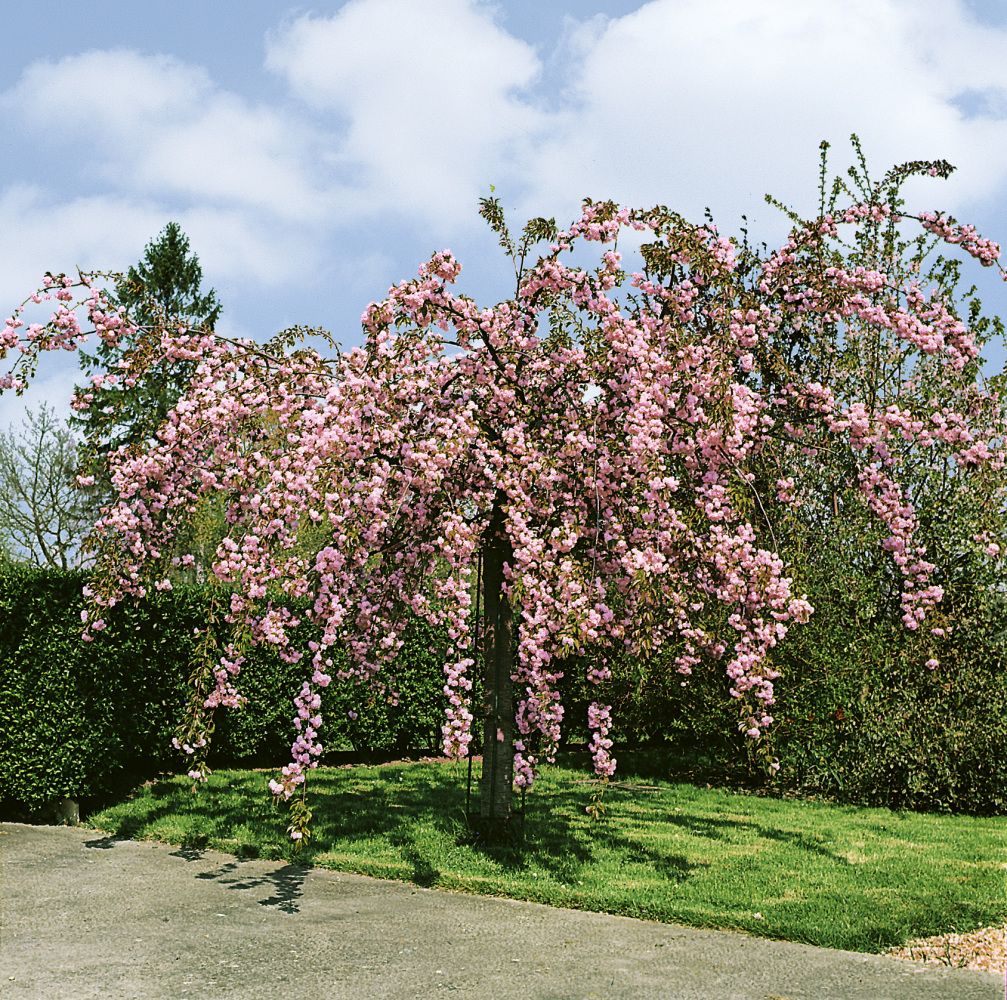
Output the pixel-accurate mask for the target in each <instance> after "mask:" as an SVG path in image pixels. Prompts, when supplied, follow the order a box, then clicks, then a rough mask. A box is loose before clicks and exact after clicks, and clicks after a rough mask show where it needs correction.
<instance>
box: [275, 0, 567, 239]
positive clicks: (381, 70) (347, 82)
mask: <svg viewBox="0 0 1007 1000" xmlns="http://www.w3.org/2000/svg"><path fill="white" fill-rule="evenodd" d="M267 65H268V66H269V68H271V69H273V70H274V71H276V72H277V73H279V74H281V75H282V76H283V77H284V78H285V79H286V81H287V83H288V84H289V86H290V87H291V89H292V90H293V92H294V93H295V94H297V95H298V96H299V97H300V98H301V99H302V100H303V101H304V102H305V103H306V104H307V105H308V106H309V107H311V108H313V109H314V110H315V111H317V112H319V113H320V114H321V115H322V116H323V117H324V116H329V118H328V120H329V121H330V124H331V126H333V127H335V126H338V127H339V138H338V140H336V141H334V144H333V149H332V158H331V161H330V162H331V165H332V167H333V169H336V170H341V171H343V172H345V173H347V174H348V175H349V176H351V177H355V178H358V188H357V192H356V197H357V199H358V200H357V206H356V207H357V209H358V210H359V209H364V210H367V211H370V212H374V213H380V212H387V213H390V214H402V213H406V214H408V215H410V216H413V217H418V218H420V219H423V220H431V219H435V218H436V219H438V220H443V218H444V216H445V214H447V215H448V216H450V217H451V219H452V220H457V221H458V222H467V221H470V220H471V219H472V218H473V216H474V209H475V205H476V199H477V197H478V195H479V194H480V193H485V192H486V191H487V189H488V186H489V184H490V183H496V184H498V185H499V184H502V183H503V182H504V181H505V180H511V181H516V179H517V178H516V176H515V174H514V171H515V167H517V168H518V169H520V165H521V164H522V163H523V162H524V161H525V160H526V159H527V157H529V156H530V155H531V154H532V151H533V148H534V145H535V143H536V141H537V140H538V139H539V137H540V136H541V134H542V132H543V130H544V129H546V128H547V127H548V124H549V117H548V116H547V115H545V114H544V113H542V112H540V111H539V110H537V109H536V107H535V105H534V102H533V101H532V100H531V98H530V97H529V94H530V88H531V87H532V86H533V85H534V83H535V81H536V79H537V77H538V75H539V73H540V70H541V65H540V62H539V59H538V57H537V56H536V54H535V52H534V50H533V49H532V48H531V46H529V45H528V44H527V43H525V42H523V41H520V40H519V39H517V38H514V37H513V36H512V35H509V34H508V33H507V32H506V31H504V30H503V29H502V28H501V27H499V26H498V25H497V24H496V23H495V21H494V18H493V12H492V11H491V10H490V9H489V8H486V7H484V6H481V5H479V4H477V3H474V2H468V0H438V2H437V3H435V4H417V3H404V2H402V0H351V2H350V3H347V4H346V5H345V6H344V7H343V8H342V9H341V10H340V11H339V13H338V14H336V15H334V16H332V17H321V16H314V15H305V16H302V17H299V18H297V19H296V20H294V21H292V22H289V23H288V24H286V25H285V26H284V27H283V28H282V29H281V30H279V31H278V32H276V33H275V34H274V36H273V37H272V38H271V40H270V43H269V47H268V56H267Z"/></svg>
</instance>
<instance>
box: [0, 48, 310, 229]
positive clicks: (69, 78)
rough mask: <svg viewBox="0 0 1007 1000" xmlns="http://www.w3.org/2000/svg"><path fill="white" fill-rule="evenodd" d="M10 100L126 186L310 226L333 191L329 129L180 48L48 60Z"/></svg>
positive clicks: (31, 124) (37, 127)
mask: <svg viewBox="0 0 1007 1000" xmlns="http://www.w3.org/2000/svg"><path fill="white" fill-rule="evenodd" d="M0 108H2V109H3V110H4V111H6V112H7V114H9V115H11V116H14V117H17V118H19V119H20V120H21V122H22V123H23V125H24V126H25V127H26V128H27V129H28V130H30V131H33V132H35V133H36V135H37V136H38V138H39V139H40V140H41V141H43V142H53V143H56V144H63V145H72V148H73V149H74V154H75V155H76V156H78V157H79V158H80V160H81V161H82V165H83V172H84V173H85V174H86V175H87V176H88V177H89V179H91V180H92V181H100V182H102V183H103V184H104V185H105V186H106V187H114V188H115V189H117V190H120V191H122V190H128V191H131V192H133V193H135V194H138V195H141V196H152V195H155V196H160V197H164V196H175V197H178V196H181V197H183V198H187V199H189V200H192V201H200V200H209V201H213V202H215V203H217V204H222V205H232V206H239V207H243V208H246V209H248V210H252V211H256V212H260V213H267V214H269V215H272V216H275V217H277V218H278V219H279V220H280V221H286V222H296V223H299V224H302V225H303V224H305V223H307V222H311V221H313V220H315V219H317V217H318V214H319V212H320V211H324V209H325V207H326V203H327V201H328V200H329V196H327V195H326V193H325V191H324V189H323V188H322V187H321V186H320V185H319V184H318V183H317V182H316V178H315V171H314V164H315V163H316V162H317V161H318V159H319V150H318V149H317V148H316V141H317V138H316V136H315V134H314V133H313V131H312V130H311V129H310V128H309V127H307V124H306V123H305V122H304V121H303V120H297V119H294V118H291V117H290V116H289V115H287V114H284V113H283V109H282V108H281V107H264V106H255V105H253V104H250V103H249V102H247V101H245V100H244V99H243V98H241V97H240V96H238V95H235V94H232V93H228V92H227V91H223V90H220V89H219V88H217V87H216V86H215V85H214V83H213V82H212V80H211V79H210V77H209V75H208V74H207V72H206V71H205V70H203V69H202V68H199V67H194V66H189V65H186V64H184V63H182V62H179V61H178V60H176V59H174V58H172V57H169V56H163V55H153V56H144V55H140V54H138V53H136V52H130V51H118V50H116V51H97V52H86V53H84V54H81V55H74V56H69V57H67V58H65V59H62V60H60V61H59V62H56V63H36V64H33V65H32V66H30V67H29V68H28V69H27V70H26V71H25V73H24V74H23V75H22V77H21V79H20V80H19V81H18V83H17V84H16V85H15V86H14V87H13V88H11V89H10V90H9V91H7V92H6V93H5V94H4V95H3V97H2V99H0ZM82 109H86V113H82ZM52 125H57V126H58V128H55V129H53V128H52Z"/></svg>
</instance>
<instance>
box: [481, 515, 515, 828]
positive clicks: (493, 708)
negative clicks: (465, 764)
mask: <svg viewBox="0 0 1007 1000" xmlns="http://www.w3.org/2000/svg"><path fill="white" fill-rule="evenodd" d="M512 555H513V551H512V549H511V544H510V539H509V538H508V537H507V533H506V530H505V521H504V513H503V510H502V509H501V507H500V501H499V500H497V502H496V504H495V505H494V507H493V514H492V516H491V517H490V523H489V525H488V526H487V528H486V534H485V536H484V538H483V614H484V616H485V617H484V622H485V631H484V633H483V655H484V663H485V666H486V675H485V711H484V713H483V766H482V777H481V778H480V782H479V827H480V833H481V834H482V836H483V837H485V838H486V839H487V840H499V839H501V838H502V837H503V836H504V835H505V834H506V832H507V829H508V827H509V825H510V818H511V804H512V799H513V793H512V785H513V780H514V683H513V681H512V680H511V674H512V673H513V672H514V636H513V625H512V619H511V607H510V602H509V601H508V600H507V597H506V596H505V595H504V593H503V583H504V575H503V568H504V564H505V563H507V562H508V561H509V560H510V559H511V557H512Z"/></svg>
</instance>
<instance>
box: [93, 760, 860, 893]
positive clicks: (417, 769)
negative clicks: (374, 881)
mask: <svg viewBox="0 0 1007 1000" xmlns="http://www.w3.org/2000/svg"><path fill="white" fill-rule="evenodd" d="M264 784H265V783H264V780H263V776H262V775H261V774H257V773H253V772H246V773H239V774H237V775H228V776H227V785H226V786H224V785H223V784H220V785H218V786H217V787H216V788H214V787H213V785H212V783H211V786H210V787H209V788H204V789H202V790H201V791H200V793H199V794H198V795H195V796H194V795H191V794H190V793H189V790H188V788H186V787H183V786H182V784H181V783H179V782H174V783H165V784H163V785H156V786H154V787H153V788H151V789H149V798H147V799H146V800H145V801H144V802H143V805H144V807H145V808H144V809H143V812H142V813H141V815H140V817H139V818H129V819H124V821H123V823H122V825H121V826H120V827H119V829H118V830H117V831H116V833H115V834H114V835H113V837H107V838H104V839H103V840H102V841H96V842H93V845H94V846H96V847H99V846H101V847H105V846H112V845H113V844H114V838H115V837H128V836H133V835H136V834H142V833H143V831H144V828H145V827H148V826H152V825H153V824H154V823H155V822H156V821H157V819H158V818H160V817H163V816H168V815H171V816H173V817H175V821H176V826H177V825H178V824H177V819H178V818H179V817H182V818H183V819H185V820H186V821H187V822H188V823H189V827H190V830H191V836H189V837H188V838H187V839H186V840H185V842H184V843H183V845H182V847H181V848H179V850H178V851H177V852H176V855H177V856H178V857H181V858H183V859H185V860H187V861H195V860H199V859H200V858H201V857H202V853H201V850H202V848H203V847H205V846H206V844H207V843H208V841H209V840H210V839H212V838H220V839H222V840H225V841H231V842H233V843H234V847H233V848H232V847H230V846H228V847H226V848H225V849H226V850H229V851H230V852H232V853H235V854H238V855H239V856H240V855H241V854H242V853H243V852H244V853H246V856H247V854H250V853H254V852H258V851H260V850H261V852H262V854H263V855H264V856H267V857H274V858H277V859H281V860H286V861H287V862H288V865H287V866H286V868H281V869H278V872H282V873H284V874H283V875H279V876H276V877H275V878H274V880H273V881H272V882H271V883H270V884H271V885H272V886H274V887H275V889H276V891H275V893H274V894H273V896H272V897H271V901H269V902H267V903H264V904H263V905H275V906H277V907H279V908H281V909H284V911H285V912H292V910H291V909H290V908H291V907H292V906H296V904H295V903H294V902H293V899H294V898H295V897H294V893H295V892H296V886H295V883H297V885H299V882H297V879H298V877H299V878H300V881H303V873H302V874H301V875H300V876H297V874H296V873H297V872H298V871H302V869H300V867H299V865H298V864H294V862H303V863H305V864H310V863H311V861H312V858H313V857H315V856H316V855H317V854H318V853H321V852H325V851H328V850H331V849H333V848H334V849H335V850H337V851H338V850H340V848H339V844H340V842H345V843H347V844H353V843H365V842H367V841H371V842H375V843H381V842H383V843H384V844H385V845H390V846H391V847H392V848H393V849H394V852H395V854H397V855H398V857H399V858H400V859H401V862H402V869H401V870H402V871H403V874H404V875H405V877H407V878H409V879H410V880H411V881H413V882H415V883H416V884H418V885H422V886H434V885H437V884H438V883H439V882H441V881H442V879H443V877H444V874H445V873H444V872H443V871H442V870H441V869H442V868H443V867H444V863H443V861H441V860H440V858H441V857H442V855H443V848H444V843H445V841H447V842H448V843H453V844H456V845H463V846H464V847H465V848H467V849H468V850H471V851H473V852H475V853H477V854H478V855H480V856H482V857H483V858H485V859H487V860H489V861H491V862H492V863H493V865H494V866H495V867H497V870H498V871H500V872H501V874H502V875H504V876H506V875H508V874H509V875H510V876H512V877H513V876H520V873H521V872H523V871H527V870H529V869H535V870H537V871H540V872H543V873H547V874H548V876H549V877H550V878H551V879H552V880H553V881H554V882H556V883H559V884H561V885H566V886H569V887H571V888H572V887H574V886H576V885H577V884H578V882H579V880H580V879H582V878H583V871H584V869H585V868H588V867H590V866H592V865H594V864H595V863H596V862H598V863H605V859H604V858H603V857H602V855H603V854H607V855H609V860H608V863H609V864H613V863H614V864H615V865H616V866H618V864H619V863H620V861H619V859H621V861H622V863H625V864H626V865H629V866H633V865H646V866H648V867H650V868H651V869H652V870H653V871H654V872H656V873H658V875H659V876H660V877H661V878H662V879H664V880H667V882H669V883H672V884H680V883H682V882H684V881H686V880H688V879H689V878H691V877H692V876H693V875H695V874H697V873H698V872H699V871H701V870H702V869H704V868H707V867H708V865H707V864H706V863H704V862H693V861H690V860H689V859H688V858H687V857H685V856H684V855H683V854H681V853H679V852H674V851H671V850H668V849H666V848H665V847H664V846H663V845H662V844H660V843H654V841H653V839H652V838H650V837H646V836H642V835H641V836H637V835H636V832H635V828H636V827H638V826H639V825H641V824H642V825H643V827H650V828H652V825H653V824H659V825H663V826H666V827H676V828H678V829H681V830H685V831H687V832H689V833H690V834H691V835H693V836H695V837H699V838H704V839H706V840H709V841H720V842H723V843H724V844H725V846H726V845H727V844H737V843H739V840H741V841H744V840H748V839H753V840H754V839H758V838H765V839H768V840H776V841H778V842H781V843H785V844H788V845H790V846H792V847H794V848H796V849H798V850H800V851H804V852H810V853H814V854H817V855H819V856H821V857H824V858H827V859H828V860H830V861H832V862H836V863H839V864H842V865H844V866H845V865H847V864H848V862H847V860H846V859H845V858H842V857H840V856H839V855H837V854H835V853H834V852H832V851H830V850H828V848H827V847H826V846H825V845H824V844H823V843H822V842H821V841H820V840H819V839H818V838H815V837H813V836H810V835H806V834H804V833H801V832H795V831H788V830H782V829H779V828H777V827H775V826H773V825H767V824H766V823H765V821H763V822H762V823H758V822H755V821H752V820H746V819H744V818H733V817H732V818H718V817H709V816H696V815H693V814H691V813H690V812H689V811H688V807H686V809H685V810H684V811H683V812H672V811H671V810H669V809H668V804H667V801H666V799H665V798H664V797H663V796H662V797H657V796H653V797H651V796H647V795H644V794H643V792H642V791H636V790H633V789H615V788H610V789H609V791H608V792H607V795H606V798H607V801H608V802H609V804H610V806H611V813H610V816H609V817H607V818H605V819H602V820H600V821H598V822H589V821H588V820H587V818H586V817H585V815H584V810H585V806H586V804H587V802H588V797H589V796H588V792H587V789H586V788H585V786H583V785H580V784H574V783H572V782H570V783H562V782H561V783H558V784H552V785H550V786H549V787H547V788H543V789H542V790H541V791H540V792H539V793H538V794H536V795H535V796H532V797H529V799H528V804H527V811H526V814H525V815H524V817H523V821H522V822H521V823H520V827H519V828H523V829H521V834H522V835H521V836H520V837H518V838H515V840H514V841H513V842H511V843H504V844H503V845H501V846H494V845H491V844H485V843H481V842H479V841H478V840H475V841H474V840H473V838H472V837H471V836H470V835H469V833H470V830H469V826H468V823H467V818H466V814H465V805H466V795H465V777H464V774H463V773H462V772H461V771H460V770H454V771H452V769H450V768H449V767H448V766H445V765H437V766H422V765H421V766H403V765H394V764H392V765H388V766H387V767H381V768H367V769H360V770H359V771H355V772H353V771H347V770H344V769H333V770H328V769H323V770H319V771H317V772H314V773H313V774H312V775H311V778H310V786H311V787H310V796H311V808H312V812H313V814H314V816H313V820H312V826H313V828H314V835H315V836H314V839H313V840H312V843H311V845H310V846H309V847H307V848H306V849H305V850H304V851H303V853H302V854H301V855H300V856H297V857H295V856H294V855H292V854H291V853H290V846H289V844H288V843H287V842H286V838H285V837H284V834H283V829H284V827H285V825H286V822H285V817H284V814H283V812H282V810H278V809H277V808H276V806H275V805H274V804H273V802H272V801H271V799H270V797H269V795H268V793H267V792H266V790H265V787H264ZM629 803H632V806H633V808H632V810H631V815H630V816H629V817H628V822H627V812H626V811H625V810H623V809H622V808H620V807H621V806H623V805H627V804H629ZM472 804H473V806H474V807H477V804H476V803H475V802H473V803H472ZM249 828H251V831H252V833H251V834H249V833H248V829H249ZM242 830H245V832H244V833H243V832H241V831H242ZM669 846H670V845H669ZM386 850H387V848H386ZM386 856H387V855H386ZM360 859H361V862H362V863H365V862H366V860H367V855H366V853H361V854H360ZM239 863H240V862H235V863H234V865H233V866H232V867H231V868H229V869H227V870H226V871H225V870H224V869H219V870H218V871H217V872H216V873H204V874H201V875H199V876H197V877H200V878H213V879H217V880H219V881H221V882H223V883H224V884H227V885H229V886H232V887H236V888H242V887H246V888H252V887H255V886H261V885H264V884H265V882H266V881H268V879H269V877H268V876H254V880H253V881H249V880H248V879H243V878H242V877H241V873H240V872H239V871H238V869H237V867H236V866H237V865H238V864H239ZM365 870H366V869H365ZM372 870H373V869H372ZM406 873H408V874H406ZM400 877H401V876H400ZM256 880H257V881H256ZM246 883H247V884H246ZM292 886H293V887H294V888H292Z"/></svg>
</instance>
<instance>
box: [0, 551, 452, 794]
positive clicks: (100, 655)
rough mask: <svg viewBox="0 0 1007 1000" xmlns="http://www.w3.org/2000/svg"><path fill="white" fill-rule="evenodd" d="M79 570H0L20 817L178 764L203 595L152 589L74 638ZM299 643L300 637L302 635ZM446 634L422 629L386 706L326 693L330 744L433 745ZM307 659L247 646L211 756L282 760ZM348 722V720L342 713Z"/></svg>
mask: <svg viewBox="0 0 1007 1000" xmlns="http://www.w3.org/2000/svg"><path fill="white" fill-rule="evenodd" d="M84 583H85V577H84V576H83V575H82V574H77V573H57V572H52V571H40V570H35V569H32V568H30V567H26V566H21V565H16V566H13V567H5V568H4V569H3V570H2V571H0V803H3V804H4V806H5V807H6V809H7V811H8V812H9V811H10V810H11V809H14V810H15V811H17V810H24V811H31V810H35V809H38V808H39V807H41V806H43V805H44V804H45V803H47V802H49V801H50V800H52V799H55V798H58V797H60V796H70V797H72V798H76V799H83V800H102V799H104V798H107V797H108V796H110V795H114V794H116V793H117V792H120V791H121V790H122V789H123V788H125V787H128V786H129V785H131V784H133V783H135V782H137V781H140V780H143V779H145V778H147V777H150V776H152V775H154V774H156V773H158V772H159V771H161V770H167V769H172V770H173V769H176V768H177V767H178V766H179V764H180V763H181V761H180V759H179V757H178V754H177V753H176V752H175V751H173V750H172V748H171V738H172V735H173V733H174V729H175V726H176V724H177V722H178V720H179V718H180V716H181V713H182V709H183V708H184V706H185V704H186V699H187V695H188V678H189V675H190V672H191V658H192V656H193V653H194V648H195V638H196V636H195V633H196V631H197V630H198V629H199V627H200V626H201V625H202V624H204V623H205V621H206V613H207V594H206V592H205V591H204V590H203V589H201V588H199V587H195V586H179V587H176V588H175V589H174V590H172V591H168V592H164V593H154V594H151V596H150V597H149V598H147V599H145V600H144V601H141V602H138V603H133V604H124V605H122V606H120V607H118V608H116V609H115V611H114V613H112V614H110V615H108V616H107V620H108V628H107V629H106V631H105V632H103V633H101V634H100V635H99V636H98V637H97V638H96V639H95V641H94V642H91V643H86V644H85V643H83V642H81V639H80V632H81V620H80V613H81V611H82V610H83V606H84V601H83V598H82V596H81V590H82V587H83V586H84ZM301 638H303V639H304V641H305V642H306V641H307V639H308V638H309V635H308V634H307V631H306V630H305V635H304V636H303V637H301ZM443 646H444V644H443V641H442V639H441V637H440V636H438V635H436V634H434V633H432V632H431V630H430V629H428V628H426V627H424V626H423V625H422V624H421V623H414V624H413V626H412V627H411V628H410V630H409V631H408V633H407V636H406V646H405V648H404V650H403V655H402V657H401V658H400V661H399V662H400V668H399V669H397V670H396V671H395V674H396V676H395V689H396V692H397V693H398V695H399V698H398V701H397V704H391V703H390V699H389V697H387V696H381V695H379V694H376V693H374V692H372V691H371V690H369V689H368V688H367V687H366V686H360V685H354V684H337V683H334V684H333V685H332V686H331V687H330V688H328V689H327V691H326V692H325V701H324V704H323V710H324V714H325V718H326V723H325V730H324V736H325V744H326V746H327V747H329V748H331V749H334V750H348V749H356V750H384V751H391V750H405V749H426V748H430V747H434V746H436V745H437V743H438V742H439V732H440V725H441V718H442V711H443V709H442V704H443V693H442V688H443V680H442V674H441V664H442V662H443ZM305 669H306V667H305V666H304V665H298V664H288V663H284V662H283V661H282V660H281V659H280V658H279V657H278V656H276V655H275V653H273V652H272V651H271V650H269V649H258V650H256V651H255V652H254V653H253V654H252V655H251V656H250V658H249V662H248V663H247V664H246V665H245V666H244V668H243V669H242V674H241V678H240V681H241V690H242V692H243V693H244V694H246V695H247V696H248V703H247V704H246V705H245V706H244V707H242V708H241V709H239V710H227V709H224V710H221V711H220V712H219V713H218V724H217V730H216V733H215V734H214V739H213V753H212V756H211V764H212V765H216V766H224V765H228V764H239V763H245V764H263V765H267V764H268V765H279V764H281V763H283V762H284V761H285V760H286V755H287V753H288V752H289V746H290V743H291V741H292V737H293V728H292V725H291V716H292V714H293V707H292V699H293V696H294V694H295V693H296V691H297V689H298V688H299V687H300V684H301V682H302V680H303V679H304V678H303V674H304V670H305ZM351 716H353V717H351Z"/></svg>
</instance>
